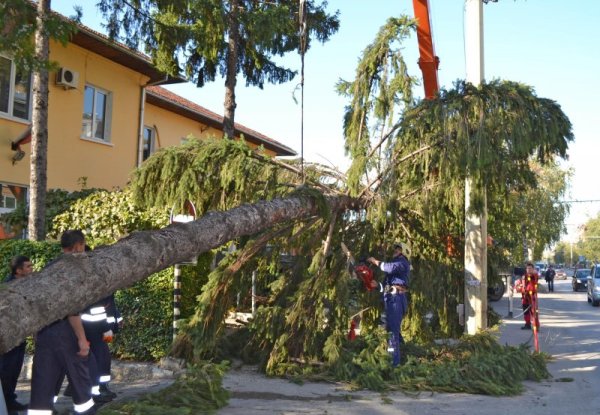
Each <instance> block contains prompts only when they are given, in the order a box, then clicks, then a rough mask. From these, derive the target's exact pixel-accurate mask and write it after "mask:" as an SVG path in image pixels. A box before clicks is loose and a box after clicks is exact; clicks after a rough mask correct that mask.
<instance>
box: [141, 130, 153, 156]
mask: <svg viewBox="0 0 600 415" xmlns="http://www.w3.org/2000/svg"><path fill="white" fill-rule="evenodd" d="M155 149H156V130H155V129H154V128H152V127H144V145H143V148H142V161H145V160H146V159H147V158H148V157H150V156H151V155H152V153H154V151H155Z"/></svg>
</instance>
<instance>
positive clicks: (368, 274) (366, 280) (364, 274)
mask: <svg viewBox="0 0 600 415" xmlns="http://www.w3.org/2000/svg"><path fill="white" fill-rule="evenodd" d="M341 246H342V251H343V252H344V254H345V255H346V257H347V258H348V268H349V271H350V274H351V275H352V276H353V277H354V278H356V279H357V280H359V281H362V283H363V286H364V287H365V289H366V290H367V291H371V290H373V285H372V281H373V270H372V269H371V267H369V266H368V265H367V264H366V263H365V262H364V261H360V262H357V261H356V259H354V256H353V255H352V252H350V250H349V249H348V247H347V246H346V244H345V243H343V242H342V243H341Z"/></svg>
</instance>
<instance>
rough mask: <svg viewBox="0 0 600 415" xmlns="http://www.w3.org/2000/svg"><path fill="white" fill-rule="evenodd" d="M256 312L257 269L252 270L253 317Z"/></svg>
mask: <svg viewBox="0 0 600 415" xmlns="http://www.w3.org/2000/svg"><path fill="white" fill-rule="evenodd" d="M255 312H256V271H252V317H254V313H255Z"/></svg>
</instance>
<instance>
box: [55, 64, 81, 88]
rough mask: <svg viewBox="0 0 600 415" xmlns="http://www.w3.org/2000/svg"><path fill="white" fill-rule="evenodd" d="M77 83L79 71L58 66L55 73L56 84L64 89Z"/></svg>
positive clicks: (74, 86) (75, 85)
mask: <svg viewBox="0 0 600 415" xmlns="http://www.w3.org/2000/svg"><path fill="white" fill-rule="evenodd" d="M78 84H79V72H76V71H74V70H72V69H68V68H60V69H59V70H58V72H57V73H56V85H59V86H62V87H64V88H65V89H70V88H77V85H78Z"/></svg>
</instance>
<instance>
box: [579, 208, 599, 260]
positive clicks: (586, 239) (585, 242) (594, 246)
mask: <svg viewBox="0 0 600 415" xmlns="http://www.w3.org/2000/svg"><path fill="white" fill-rule="evenodd" d="M577 250H578V251H579V255H583V256H585V258H586V259H587V260H589V261H594V262H596V261H598V260H599V259H600V214H599V215H598V216H596V217H595V218H593V219H590V220H588V221H587V222H586V223H585V225H584V227H583V233H582V234H581V237H580V239H579V241H578V242H577ZM578 259H579V256H577V258H575V260H578Z"/></svg>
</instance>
